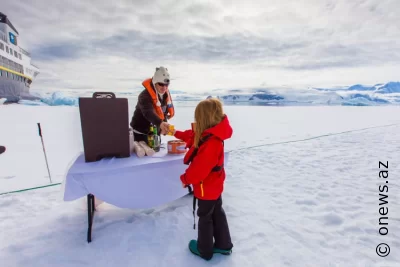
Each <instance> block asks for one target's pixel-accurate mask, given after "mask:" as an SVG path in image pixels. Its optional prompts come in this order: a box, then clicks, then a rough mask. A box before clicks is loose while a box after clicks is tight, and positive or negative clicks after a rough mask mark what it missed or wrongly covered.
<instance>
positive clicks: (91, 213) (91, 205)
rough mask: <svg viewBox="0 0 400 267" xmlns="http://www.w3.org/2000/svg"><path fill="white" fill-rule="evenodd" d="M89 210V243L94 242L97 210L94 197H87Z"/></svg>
mask: <svg viewBox="0 0 400 267" xmlns="http://www.w3.org/2000/svg"><path fill="white" fill-rule="evenodd" d="M87 208H88V231H87V242H88V243H90V242H92V225H93V217H94V212H95V210H96V208H95V203H94V195H92V194H88V195H87Z"/></svg>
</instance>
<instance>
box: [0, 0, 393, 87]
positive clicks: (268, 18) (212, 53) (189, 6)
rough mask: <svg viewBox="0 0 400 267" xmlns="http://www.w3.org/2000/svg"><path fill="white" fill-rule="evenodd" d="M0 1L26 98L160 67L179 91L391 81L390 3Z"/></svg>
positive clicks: (121, 82) (126, 83)
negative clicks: (22, 52) (28, 76)
mask: <svg viewBox="0 0 400 267" xmlns="http://www.w3.org/2000/svg"><path fill="white" fill-rule="evenodd" d="M0 1H2V2H4V3H2V8H3V10H2V11H3V13H6V14H7V15H8V16H9V19H10V20H11V21H12V23H13V24H14V26H15V27H17V29H18V31H19V33H20V39H19V41H20V44H21V46H22V47H23V48H25V49H27V50H28V51H30V52H31V53H32V57H33V61H34V62H35V63H36V65H39V67H40V69H41V73H40V75H39V76H38V78H37V79H36V80H35V82H34V84H33V86H32V87H33V88H53V89H55V90H57V89H71V88H82V89H87V88H99V89H113V88H115V89H129V88H136V87H140V81H141V80H142V79H144V78H147V77H150V76H151V75H152V74H153V73H154V70H155V67H156V66H160V65H165V66H167V67H168V69H169V70H170V72H171V75H172V77H173V80H174V82H173V86H174V88H173V89H175V90H186V91H190V90H206V89H207V90H209V89H213V88H229V87H233V88H237V87H238V86H250V87H251V86H260V85H262V84H268V85H282V84H286V85H292V86H306V85H308V86H321V85H332V86H334V85H342V84H352V83H367V84H375V83H378V82H386V81H389V80H399V76H398V71H396V69H397V70H398V69H400V49H399V48H400V46H399V45H398V39H399V38H400V19H399V17H398V15H397V13H398V10H400V2H399V1H397V0H387V1H382V0H381V1H379V0H355V1H346V0H338V1H332V0H307V1H306V0H303V1H288V0H281V1H274V2H271V1H264V0H259V1H239V0H221V1H217V0H216V1H207V2H204V1H199V0H198V1H184V0H181V1H166V0H162V1H161V0H146V1H144V0H135V1H96V2H95V1H79V0H71V1H68V3H67V2H65V1H60V0H52V1H50V0H37V1H35V2H34V3H33V2H32V3H31V2H30V1H26V0H25V1H6V0H0ZM28 2H29V4H28Z"/></svg>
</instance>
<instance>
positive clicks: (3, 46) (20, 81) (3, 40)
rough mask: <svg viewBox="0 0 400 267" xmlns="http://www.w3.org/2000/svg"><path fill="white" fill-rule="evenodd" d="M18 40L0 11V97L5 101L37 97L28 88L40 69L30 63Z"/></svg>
mask: <svg viewBox="0 0 400 267" xmlns="http://www.w3.org/2000/svg"><path fill="white" fill-rule="evenodd" d="M18 40H19V33H18V31H17V29H16V28H15V27H14V26H13V25H12V23H11V21H10V20H9V19H8V17H7V16H6V15H5V14H3V13H1V12H0V99H2V98H3V99H4V98H5V99H6V100H5V102H6V103H15V102H18V101H19V100H21V99H28V100H33V99H37V97H35V96H32V95H31V94H30V93H29V89H30V86H31V84H32V81H33V79H34V78H35V77H36V76H37V75H38V74H39V73H40V71H39V68H38V67H37V66H35V65H33V64H32V63H31V55H30V54H29V52H28V51H26V50H25V49H23V48H22V47H20V46H19V44H18Z"/></svg>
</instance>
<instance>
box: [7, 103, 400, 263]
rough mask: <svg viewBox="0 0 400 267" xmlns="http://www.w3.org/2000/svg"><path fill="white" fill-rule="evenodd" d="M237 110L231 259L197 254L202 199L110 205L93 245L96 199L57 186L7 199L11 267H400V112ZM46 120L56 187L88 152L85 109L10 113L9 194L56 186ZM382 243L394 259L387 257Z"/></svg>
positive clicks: (228, 196) (232, 110) (231, 110)
mask: <svg viewBox="0 0 400 267" xmlns="http://www.w3.org/2000/svg"><path fill="white" fill-rule="evenodd" d="M195 104H196V103H195V102H193V103H191V104H187V103H186V104H183V105H181V106H180V105H179V104H178V105H177V115H176V116H177V117H176V118H174V119H173V120H172V121H171V122H172V123H173V124H174V125H175V127H176V128H178V129H185V128H189V127H190V122H192V120H193V111H194V106H195ZM134 106H135V102H134V101H131V100H130V107H129V109H130V110H129V112H130V114H132V112H133V108H134ZM225 111H226V113H227V114H228V116H229V118H230V120H231V123H232V126H233V128H234V136H233V138H232V139H231V140H228V141H226V142H225V148H226V151H231V152H230V160H229V161H230V162H229V165H228V166H227V167H226V172H227V180H226V183H225V191H224V193H223V206H224V208H225V210H226V213H227V218H228V221H229V224H230V230H231V235H232V239H233V242H234V249H233V254H232V255H231V256H223V255H215V257H214V258H213V259H212V261H211V262H205V261H203V260H202V259H200V258H198V257H195V256H194V255H192V254H191V253H190V252H189V250H188V249H187V244H188V242H189V240H190V239H194V238H196V236H197V232H196V231H195V230H193V227H192V226H193V216H192V198H191V197H190V196H188V197H184V198H182V199H178V200H176V201H174V202H173V203H168V204H166V205H164V206H162V207H154V209H149V210H128V209H119V208H116V207H114V206H112V205H109V204H107V203H103V204H101V205H99V206H98V207H97V208H98V211H97V213H96V214H95V218H94V226H93V227H94V228H93V241H92V243H90V244H88V243H87V242H86V231H87V213H86V202H85V199H81V200H77V201H74V202H63V201H62V189H63V187H62V186H60V185H56V186H51V187H47V188H42V189H36V190H30V191H25V192H19V193H12V194H6V195H0V210H1V213H0V229H3V231H1V232H0V262H1V263H2V264H1V266H7V267H14V266H18V267H19V266H21V267H25V266H29V267H35V266H40V267H45V266H61V267H67V266H74V267H75V266H96V267H103V266H176V267H179V266H193V267H197V266H400V254H399V253H398V251H399V250H400V241H399V240H400V224H399V221H400V218H399V215H398V212H397V211H398V210H399V208H400V203H399V200H400V199H399V196H400V194H399V188H400V183H399V182H398V179H397V178H398V177H400V164H399V163H400V162H399V157H398V155H399V150H400V134H399V133H400V118H399V116H398V115H397V114H398V113H399V111H400V107H398V106H372V107H371V106H370V107H353V106H282V107H275V106H268V107H266V106H225ZM37 123H40V125H41V128H42V133H43V140H44V144H45V149H46V154H47V158H48V161H49V167H50V172H51V175H52V180H53V183H58V182H62V181H63V179H64V176H65V174H66V171H67V170H68V167H69V166H70V164H71V162H72V160H73V159H75V157H76V155H77V154H78V153H79V152H80V151H82V142H81V132H80V120H79V111H78V108H77V107H76V106H30V105H2V106H0V124H1V125H2V128H1V129H2V130H1V131H0V145H5V146H6V147H7V151H6V153H4V154H2V155H0V169H1V173H0V193H1V192H7V191H11V190H17V189H23V188H29V187H34V186H40V185H47V184H49V177H48V175H47V169H46V163H45V160H44V154H43V150H42V144H41V140H40V137H39V135H38V130H37ZM379 161H382V162H386V161H388V162H389V178H388V179H387V181H388V184H387V185H388V186H389V191H388V193H387V194H388V195H389V198H388V199H387V200H388V201H389V204H388V207H389V209H388V210H389V213H388V217H389V220H388V222H389V225H388V229H389V233H388V235H387V236H380V235H379V232H378V230H379V225H378V223H379V217H380V216H381V215H380V214H379V205H378V204H379V191H378V188H379V185H382V184H383V181H384V180H383V179H379V169H378V167H379V166H378V165H379V164H378V163H379ZM166 171H167V170H166ZM177 186H180V182H179V180H178V177H177ZM382 242H384V243H387V244H388V245H389V246H390V247H391V253H390V255H389V256H387V257H385V258H382V257H379V256H378V255H377V254H376V252H375V249H376V246H377V245H378V244H379V243H382Z"/></svg>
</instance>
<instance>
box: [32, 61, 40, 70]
mask: <svg viewBox="0 0 400 267" xmlns="http://www.w3.org/2000/svg"><path fill="white" fill-rule="evenodd" d="M31 65H32V66H34V67H35V68H37V69H39V67H38V66H36V65H35V64H33V63H32V62H31Z"/></svg>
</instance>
